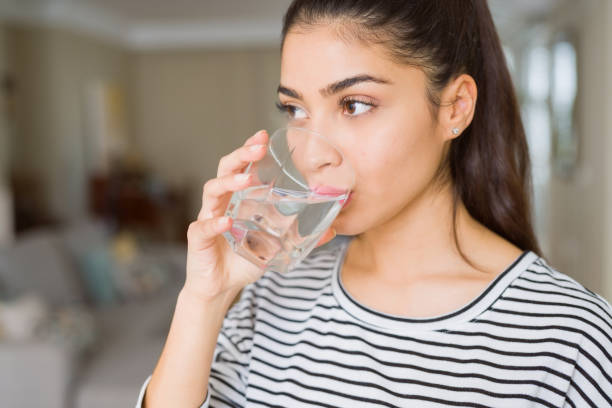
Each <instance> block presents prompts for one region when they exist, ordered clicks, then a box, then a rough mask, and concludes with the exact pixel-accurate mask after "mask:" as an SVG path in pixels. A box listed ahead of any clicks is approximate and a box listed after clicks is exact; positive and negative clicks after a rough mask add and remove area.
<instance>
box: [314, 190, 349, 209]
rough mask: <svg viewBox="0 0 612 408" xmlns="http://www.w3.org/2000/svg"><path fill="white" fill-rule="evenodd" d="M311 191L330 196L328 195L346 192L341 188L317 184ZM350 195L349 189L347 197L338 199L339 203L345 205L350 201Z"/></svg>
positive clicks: (332, 195)
mask: <svg viewBox="0 0 612 408" xmlns="http://www.w3.org/2000/svg"><path fill="white" fill-rule="evenodd" d="M312 191H313V192H314V193H316V194H319V195H323V196H330V197H334V196H339V195H343V194H346V190H342V189H339V188H335V187H331V186H317V187H315V188H313V189H312ZM352 196H353V192H352V191H351V192H350V193H349V195H348V197H347V198H345V199H343V200H340V204H341V205H342V207H346V205H347V204H348V203H349V202H350V201H351V197H352Z"/></svg>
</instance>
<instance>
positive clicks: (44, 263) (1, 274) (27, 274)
mask: <svg viewBox="0 0 612 408" xmlns="http://www.w3.org/2000/svg"><path fill="white" fill-rule="evenodd" d="M0 281H2V282H3V284H4V286H5V291H6V292H7V293H5V295H6V297H9V298H10V297H15V296H19V295H21V294H24V293H26V292H31V293H35V294H39V295H40V296H41V297H42V298H43V299H44V300H45V301H46V302H48V303H49V304H50V305H52V306H55V305H65V304H73V303H79V302H82V301H84V296H83V290H82V289H83V288H82V285H81V280H80V278H79V275H78V272H77V271H76V270H75V269H74V267H73V265H72V264H71V263H70V261H69V260H68V258H67V257H66V256H65V253H64V252H63V250H62V248H61V243H60V241H59V240H58V238H57V236H56V234H55V233H54V232H52V231H50V230H42V229H41V230H36V231H34V232H30V233H26V234H22V235H21V236H19V237H18V239H17V240H16V241H15V243H14V244H13V245H12V246H11V247H6V248H3V249H2V250H0Z"/></svg>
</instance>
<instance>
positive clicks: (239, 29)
mask: <svg viewBox="0 0 612 408" xmlns="http://www.w3.org/2000/svg"><path fill="white" fill-rule="evenodd" d="M382 1H384V0H382ZM488 1H489V5H490V8H491V12H492V14H493V17H494V19H495V22H496V25H497V26H498V29H499V31H500V33H501V34H502V36H503V34H504V32H505V31H511V30H512V29H513V28H515V27H516V26H517V23H520V22H523V21H526V20H528V19H531V18H534V17H537V16H539V15H542V14H545V13H547V12H549V11H550V10H551V9H552V8H553V7H555V6H556V5H557V4H559V3H560V2H561V1H562V0H488ZM290 3H291V0H0V16H3V17H4V18H5V19H9V20H18V21H24V20H25V21H34V22H37V23H45V24H51V25H56V26H63V27H71V28H75V29H79V30H82V31H88V32H91V33H94V34H97V35H101V36H105V37H109V38H111V39H114V40H116V41H120V42H122V43H125V44H126V45H128V46H130V47H133V48H164V47H166V48H168V47H170V48H172V47H185V46H206V45H208V46H231V45H240V46H245V45H249V44H253V45H255V44H275V43H277V42H278V39H279V34H280V28H281V21H282V16H283V14H284V11H285V10H286V8H287V7H288V5H289V4H290Z"/></svg>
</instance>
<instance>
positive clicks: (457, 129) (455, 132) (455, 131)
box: [452, 128, 459, 136]
mask: <svg viewBox="0 0 612 408" xmlns="http://www.w3.org/2000/svg"><path fill="white" fill-rule="evenodd" d="M452 132H453V135H455V136H456V135H458V134H459V128H453V130H452Z"/></svg>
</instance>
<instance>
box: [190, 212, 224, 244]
mask: <svg viewBox="0 0 612 408" xmlns="http://www.w3.org/2000/svg"><path fill="white" fill-rule="evenodd" d="M230 226H231V219H230V218H229V217H218V218H213V219H208V220H198V221H193V222H192V223H191V224H189V228H188V229H187V246H188V249H189V250H193V251H203V250H206V249H208V248H210V247H212V246H213V245H214V244H215V238H216V237H217V235H219V234H221V233H223V232H225V231H226V230H228V229H229V227H230Z"/></svg>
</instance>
